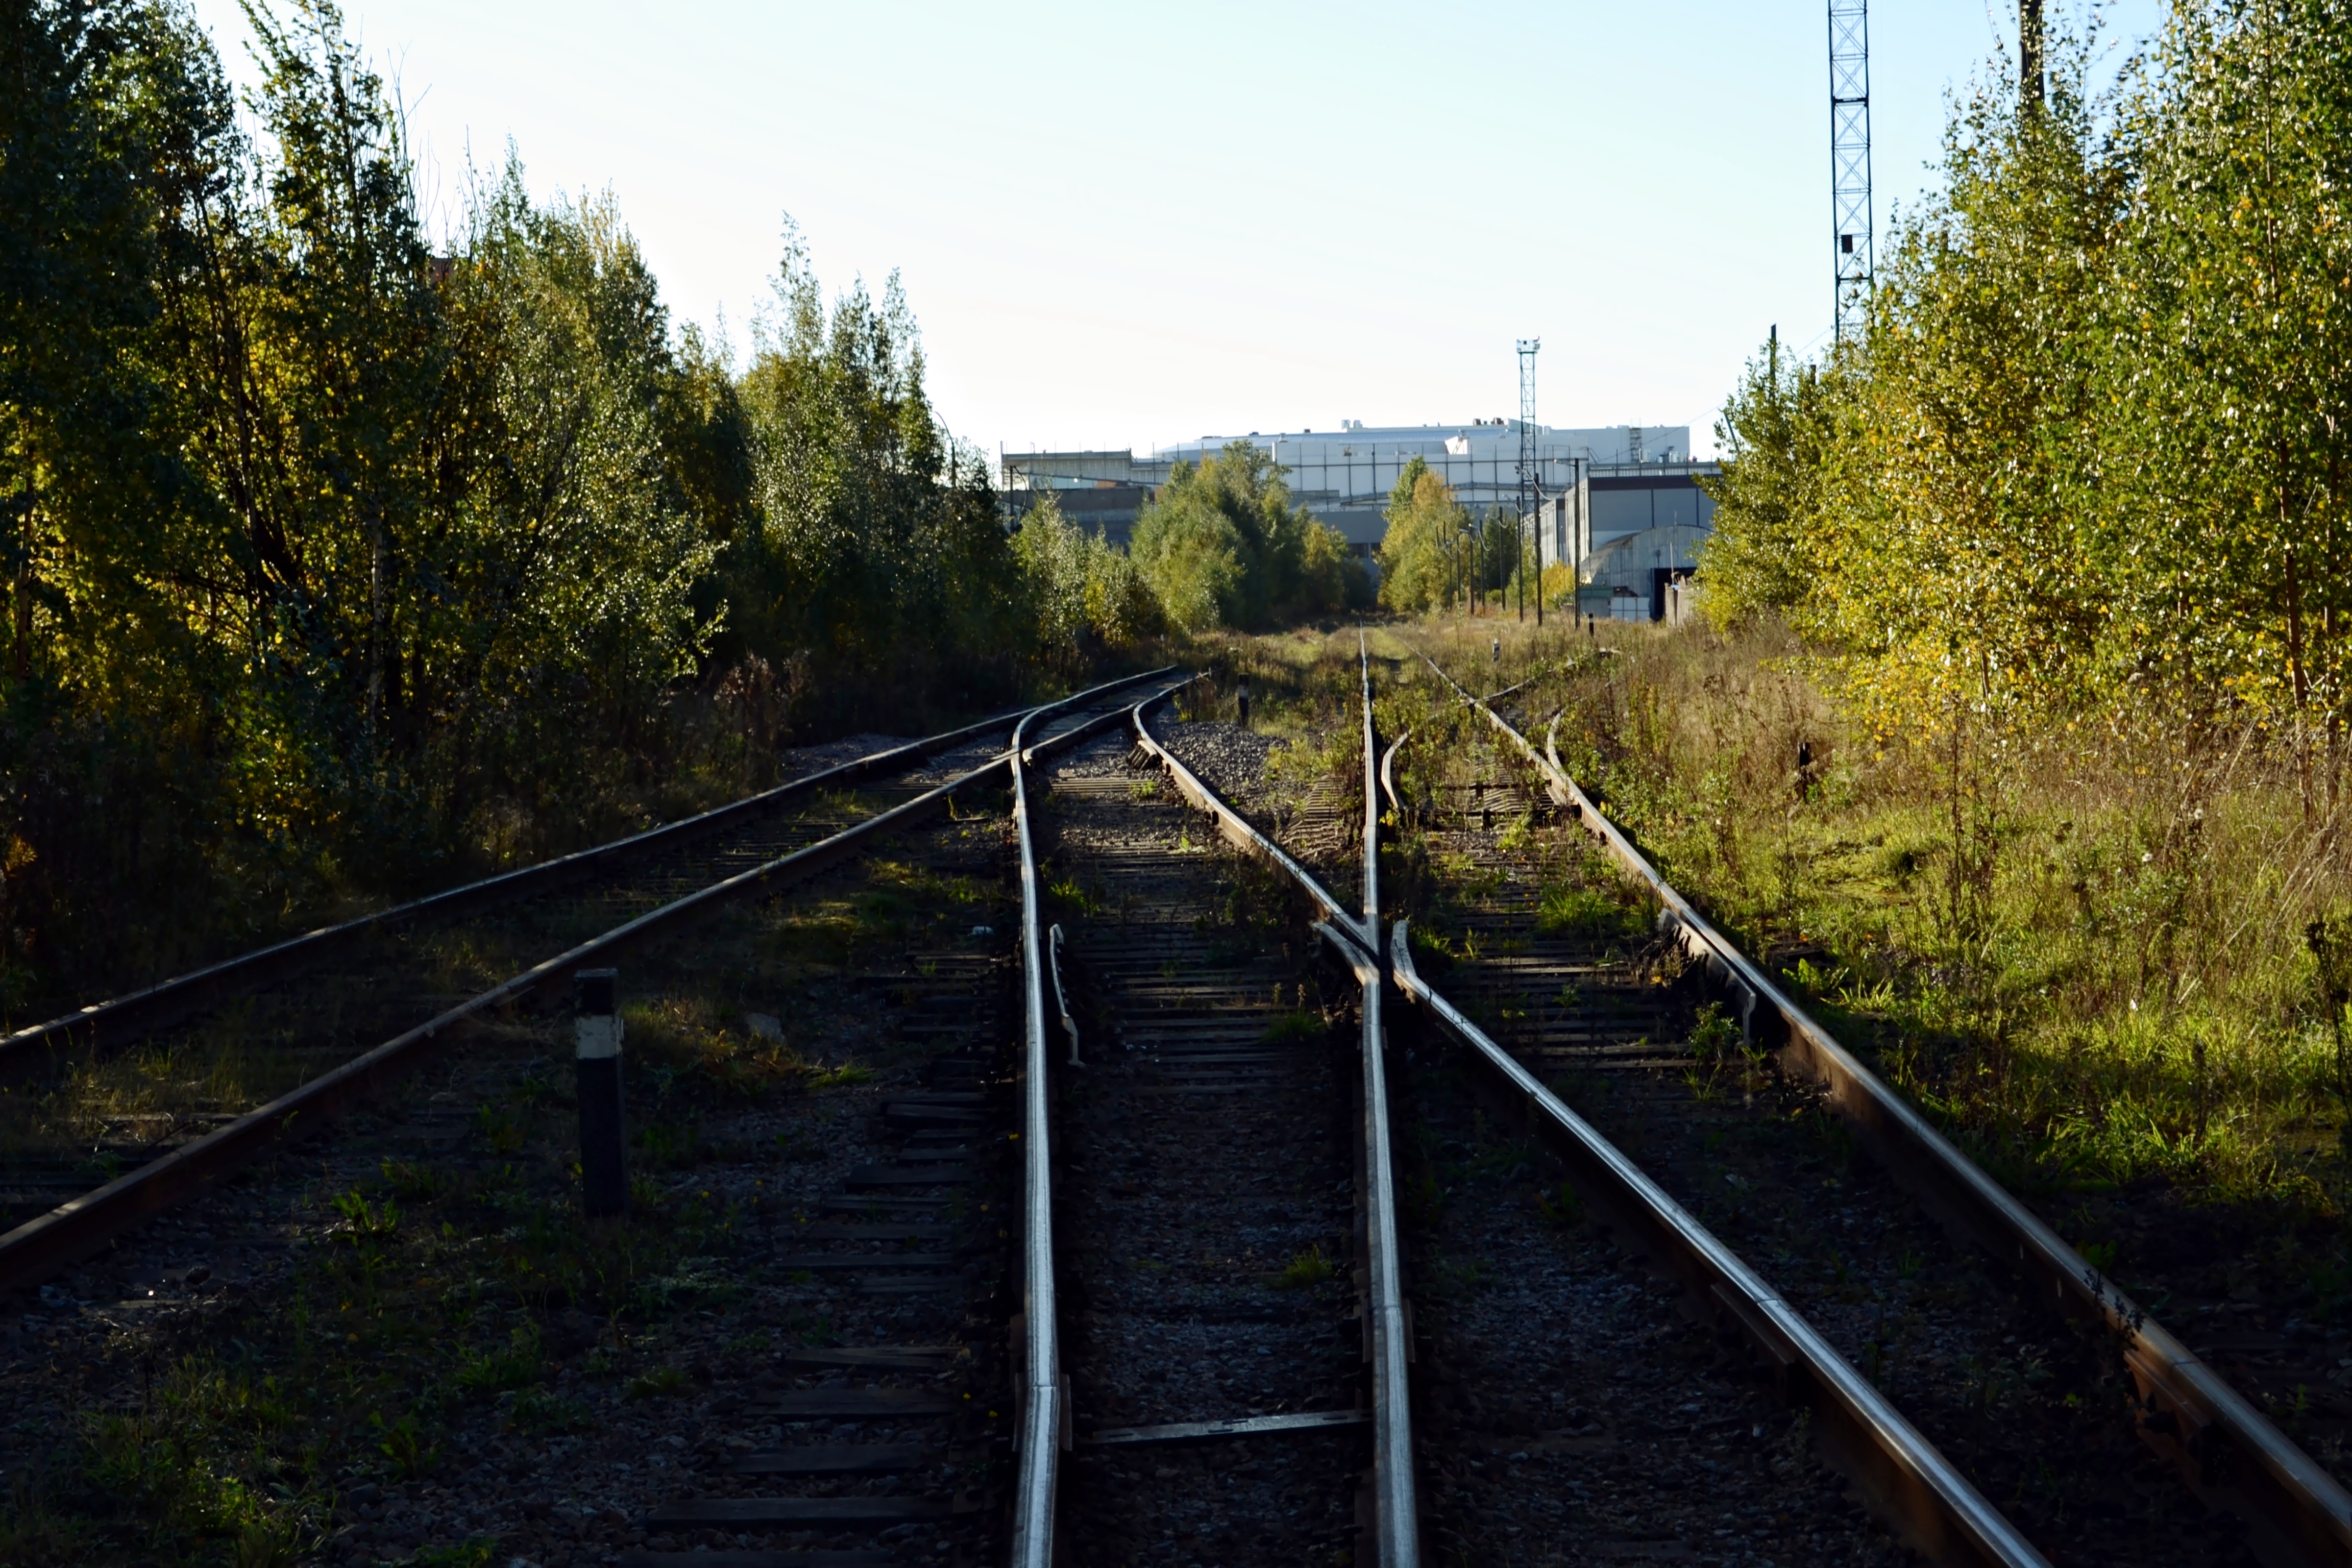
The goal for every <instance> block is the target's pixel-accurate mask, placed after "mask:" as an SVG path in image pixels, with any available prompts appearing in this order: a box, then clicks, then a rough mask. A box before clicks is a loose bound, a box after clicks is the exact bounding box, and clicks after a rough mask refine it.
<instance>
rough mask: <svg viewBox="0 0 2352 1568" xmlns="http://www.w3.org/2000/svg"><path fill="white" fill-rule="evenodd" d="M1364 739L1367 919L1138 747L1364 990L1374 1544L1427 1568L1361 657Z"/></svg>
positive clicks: (1390, 1557) (1405, 1563) (1144, 733)
mask: <svg viewBox="0 0 2352 1568" xmlns="http://www.w3.org/2000/svg"><path fill="white" fill-rule="evenodd" d="M1359 653H1360V658H1361V661H1362V686H1361V689H1362V700H1363V721H1362V722H1363V736H1364V763H1363V768H1364V781H1363V782H1364V830H1363V831H1364V837H1363V848H1364V886H1363V900H1364V910H1363V915H1362V916H1361V917H1358V916H1356V915H1353V914H1350V913H1349V911H1348V910H1347V908H1346V906H1344V905H1343V904H1341V903H1340V901H1339V899H1338V898H1336V897H1335V896H1334V895H1333V894H1332V893H1331V892H1330V890H1329V889H1327V888H1325V887H1324V886H1323V884H1322V883H1321V882H1320V881H1318V879H1316V878H1315V876H1314V874H1313V873H1311V872H1310V871H1308V870H1307V868H1305V867H1304V866H1301V865H1300V864H1299V863H1298V862H1297V860H1295V859H1293V858H1291V857H1290V856H1289V855H1288V854H1286V853H1285V852H1284V850H1283V849H1282V848H1281V847H1279V846H1277V845H1276V843H1275V842H1274V841H1273V840H1272V839H1270V838H1268V837H1266V836H1265V834H1263V833H1261V832H1259V831H1258V829H1257V828H1256V827H1255V826H1253V825H1252V824H1251V823H1250V822H1249V820H1248V819H1247V818H1245V817H1244V816H1242V815H1241V814H1240V813H1239V812H1237V811H1235V810H1234V808H1233V807H1232V806H1230V805H1227V804H1226V803H1225V802H1224V801H1223V799H1221V798H1220V797H1219V796H1218V795H1217V794H1216V792H1215V791H1213V790H1212V789H1210V788H1209V786H1208V785H1206V784H1203V783H1202V782H1201V780H1200V778H1199V777H1198V776H1197V775H1196V774H1194V773H1193V772H1192V769H1190V768H1188V767H1186V766H1185V765H1184V764H1183V763H1181V762H1179V761H1178V760H1177V759H1176V757H1175V755H1174V754H1173V753H1172V752H1170V751H1169V750H1168V749H1167V748H1166V747H1164V746H1162V745H1161V744H1160V742H1159V740H1158V739H1157V738H1156V737H1154V736H1153V735H1152V733H1151V731H1150V726H1149V725H1148V724H1147V723H1146V722H1145V707H1146V706H1148V705H1139V706H1138V707H1137V708H1136V709H1135V710H1134V718H1135V739H1136V744H1137V745H1138V746H1139V747H1140V748H1142V750H1143V751H1144V752H1146V754H1148V755H1150V757H1152V758H1153V759H1154V760H1156V761H1157V762H1158V763H1160V766H1161V767H1163V768H1165V769H1166V770H1167V771H1168V774H1169V776H1170V777H1171V779H1173V780H1174V781H1175V784H1176V788H1177V791H1178V793H1179V794H1181V795H1183V796H1184V798H1185V800H1186V801H1188V802H1189V803H1191V805H1192V806H1193V807H1194V808H1195V809H1197V810H1199V811H1202V812H1205V813H1206V814H1208V815H1209V816H1212V817H1213V818H1214V819H1215V820H1216V824H1217V830H1218V832H1219V834H1220V835H1221V836H1223V837H1224V838H1225V839H1226V841H1227V842H1229V843H1231V844H1233V845H1234V847H1237V848H1239V849H1241V850H1242V851H1243V852H1244V853H1245V854H1250V855H1255V856H1256V857H1258V858H1261V859H1263V860H1265V861H1266V862H1268V863H1269V864H1271V865H1273V866H1274V867H1275V868H1277V869H1279V870H1281V871H1282V872H1284V873H1285V874H1286V875H1287V876H1288V877H1289V878H1290V879H1292V880H1293V881H1294V882H1296V883H1297V885H1298V887H1299V888H1300V889H1301V890H1302V891H1304V892H1305V893H1306V894H1307V897H1308V898H1309V899H1310V900H1313V901H1314V902H1315V904H1316V906H1317V908H1318V909H1319V910H1321V911H1322V916H1323V918H1322V919H1321V920H1319V921H1317V922H1316V928H1315V929H1316V930H1317V931H1319V932H1321V933H1322V935H1323V937H1324V939H1325V940H1326V941H1327V942H1330V943H1331V945H1332V946H1333V948H1334V949H1335V950H1337V951H1338V952H1339V955H1340V957H1341V958H1342V959H1344V960H1345V961H1346V962H1347V963H1348V965H1349V968H1351V969H1352V970H1353V971H1354V972H1355V974H1356V978H1357V981H1358V983H1359V984H1360V985H1361V986H1362V987H1363V1006H1362V1015H1363V1044H1362V1058H1363V1061H1362V1065H1363V1072H1364V1085H1363V1100H1364V1103H1363V1120H1362V1122H1361V1127H1362V1132H1363V1137H1364V1170H1365V1188H1366V1191H1365V1205H1366V1211H1367V1212H1366V1224H1365V1231H1366V1237H1367V1250H1368V1252H1369V1257H1368V1258H1366V1260H1365V1261H1366V1265H1367V1268H1366V1272H1367V1274H1368V1276H1369V1282H1368V1291H1367V1298H1366V1300H1365V1303H1364V1310H1365V1318H1366V1329H1367V1333H1368V1336H1369V1338H1370V1353H1371V1363H1372V1423H1373V1425H1372V1433H1373V1436H1372V1506H1373V1515H1374V1521H1373V1525H1374V1537H1375V1541H1376V1543H1377V1547H1378V1556H1377V1559H1376V1561H1377V1562H1378V1563H1379V1564H1380V1568H1415V1565H1417V1564H1418V1563H1420V1561H1421V1555H1420V1553H1421V1545H1420V1520H1419V1510H1418V1504H1417V1500H1416V1496H1415V1492H1414V1483H1413V1461H1412V1400H1411V1392H1410V1389H1409V1387H1408V1382H1407V1374H1406V1371H1405V1367H1406V1363H1407V1361H1408V1359H1409V1356H1410V1340H1409V1336H1408V1334H1407V1332H1406V1329H1405V1321H1404V1300H1403V1289H1402V1270H1401V1269H1400V1268H1399V1260H1400V1258H1401V1254H1400V1252H1399V1249H1398V1245H1397V1226H1396V1205H1395V1180H1394V1175H1393V1165H1392V1161H1391V1153H1390V1143H1389V1125H1388V1089H1387V1079H1386V1064H1385V1061H1384V1059H1383V1058H1384V1054H1385V1051H1384V1047H1385V1042H1386V1038H1387V1034H1386V1030H1385V1029H1384V1027H1383V1026H1382V1023H1381V987H1382V984H1383V979H1382V974H1381V956H1380V955H1381V944H1380V940H1379V923H1378V922H1379V920H1380V796H1379V794H1378V752H1377V750H1376V749H1375V746H1374V735H1373V725H1372V709H1371V666H1370V655H1369V653H1368V652H1365V651H1364V650H1363V649H1362V648H1361V647H1359Z"/></svg>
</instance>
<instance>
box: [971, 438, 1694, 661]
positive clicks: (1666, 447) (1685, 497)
mask: <svg viewBox="0 0 2352 1568" xmlns="http://www.w3.org/2000/svg"><path fill="white" fill-rule="evenodd" d="M1234 440H1246V441H1249V442H1251V443H1252V444H1253V445H1255V446H1256V447H1259V448H1261V449H1262V450H1264V451H1266V452H1268V453H1269V454H1271V455H1272V457H1273V458H1274V460H1275V461H1276V463H1278V464H1280V465H1281V466H1282V467H1283V468H1286V469H1287V470H1288V472H1287V474H1286V480H1287V482H1288V484H1289V486H1290V493H1291V498H1292V500H1294V501H1296V502H1297V503H1299V504H1302V505H1304V506H1305V507H1306V508H1307V510H1309V511H1311V512H1313V513H1314V514H1315V516H1316V517H1318V518H1319V519H1321V520H1322V521H1325V522H1327V523H1329V524H1330V525H1331V526H1332V527H1334V528H1337V529H1338V530H1339V531H1340V532H1341V533H1342V534H1344V535H1346V536H1347V538H1348V541H1349V543H1351V544H1353V545H1354V546H1355V547H1356V549H1357V551H1358V552H1360V553H1362V554H1366V555H1369V554H1370V552H1371V551H1372V550H1373V549H1374V548H1375V547H1376V546H1378V545H1379V543H1380V542H1381V534H1382V533H1383V532H1384V531H1386V529H1387V522H1386V520H1385V519H1384V518H1383V517H1382V516H1381V509H1382V508H1383V507H1384V506H1386V505H1387V504H1388V499H1389V491H1390V490H1391V489H1392V488H1393V487H1394V486H1395V484H1396V481H1397V476H1398V474H1400V473H1401V472H1402V470H1403V468H1404V467H1405V465H1406V464H1408V463H1410V462H1411V461H1412V459H1413V458H1421V459H1422V460H1423V462H1425V463H1426V464H1428V465H1429V468H1430V469H1431V470H1432V471H1433V472H1434V473H1435V474H1436V475H1437V476H1438V477H1439V478H1440V479H1444V481H1445V482H1446V483H1447V484H1449V485H1451V486H1452V487H1453V489H1454V495H1455V496H1456V498H1457V499H1459V500H1461V502H1462V504H1463V505H1464V506H1465V507H1467V508H1469V509H1470V510H1471V511H1472V512H1473V513H1474V514H1475V515H1484V514H1485V513H1486V511H1487V510H1488V509H1489V508H1492V507H1502V508H1504V509H1506V510H1510V511H1518V510H1521V509H1520V488H1519V476H1518V463H1519V426H1518V423H1517V421H1516V420H1499V419H1498V420H1493V421H1481V420H1473V421H1471V422H1470V423H1469V424H1467V425H1412V426H1366V425H1364V424H1362V423H1361V422H1360V421H1356V420H1344V421H1342V422H1341V426H1340V428H1339V429H1337V430H1297V431H1282V430H1276V431H1257V430H1252V431H1248V432H1245V433H1242V434H1239V435H1235V436H1204V437H1201V438H1200V439H1198V440H1195V441H1181V442H1178V443H1176V444H1174V445H1172V446H1168V447H1156V448H1154V449H1153V451H1152V452H1151V453H1150V456H1149V457H1145V456H1141V455H1139V454H1137V453H1134V452H1125V451H1107V452H1074V451H1063V452H1026V453H1018V452H1007V453H1004V454H1003V458H1002V462H1003V475H1002V483H1003V489H1004V491H1005V496H1006V500H1008V502H1009V503H1010V504H1011V507H1012V509H1013V511H1014V513H1015V514H1016V515H1017V514H1018V513H1019V512H1022V511H1025V510H1027V509H1028V507H1029V506H1030V505H1032V504H1034V500H1033V499H1032V497H1033V496H1034V492H1036V491H1040V490H1047V489H1050V490H1052V491H1054V492H1055V500H1056V502H1057V503H1058V504H1059V506H1060V507H1061V510H1062V512H1063V515H1064V516H1066V517H1068V518H1069V519H1070V520H1071V521H1075V522H1078V523H1080V524H1082V525H1084V526H1087V527H1089V528H1098V529H1100V530H1101V531H1104V532H1105V533H1106V534H1107V535H1108V537H1109V538H1110V539H1111V540H1112V541H1114V542H1124V541H1125V539H1126V538H1127V535H1128V532H1129V529H1130V528H1132V527H1133V525H1134V522H1135V519H1136V516H1137V514H1138V513H1139V511H1140V510H1141V508H1142V506H1143V503H1144V501H1145V500H1146V499H1147V498H1148V497H1149V496H1150V494H1151V493H1152V492H1153V491H1154V490H1156V489H1158V488H1159V487H1160V485H1161V484H1163V483H1165V482H1166V481H1167V479H1168V475H1169V471H1170V469H1171V468H1172V467H1173V466H1174V465H1175V464H1176V463H1178V462H1192V463H1197V462H1199V461H1201V459H1202V458H1203V457H1214V456H1216V454H1217V453H1218V452H1219V451H1221V450H1223V447H1225V445H1226V444H1227V443H1228V442H1230V441H1234ZM1535 460H1536V469H1537V474H1538V484H1539V488H1540V497H1541V500H1540V503H1539V505H1538V510H1537V512H1536V517H1535V520H1534V521H1536V523H1537V527H1538V532H1539V533H1540V535H1541V537H1542V543H1543V555H1544V561H1545V563H1546V564H1547V565H1549V564H1550V563H1554V562H1558V561H1568V562H1571V563H1575V565H1576V566H1577V576H1578V580H1579V583H1580V588H1579V595H1578V596H1579V601H1580V607H1582V608H1583V609H1585V610H1586V612H1587V613H1588V614H1598V615H1604V616H1606V615H1614V616H1618V617H1620V618H1622V619H1636V618H1640V619H1652V618H1656V617H1658V616H1663V615H1664V610H1665V605H1666V598H1667V595H1666V585H1667V584H1669V583H1671V582H1674V581H1675V580H1677V579H1678V578H1680V577H1683V576H1687V575H1688V574H1689V572H1690V569H1691V567H1692V566H1693V565H1694V564H1695V563H1696V553H1697V550H1698V547H1699V545H1700V544H1701V543H1703V542H1704V541H1705V540H1706V536H1707V534H1708V532H1709V531H1711V527H1712V523H1713V520H1714V511H1715V502H1714V500H1712V499H1711V498H1709V497H1708V496H1707V495H1706V493H1705V492H1704V491H1702V490H1700V489H1699V488H1698V481H1699V479H1702V478H1704V477H1706V476H1708V475H1711V474H1713V473H1715V472H1717V468H1716V466H1715V465H1714V464H1712V463H1701V462H1694V461H1692V459H1691V457H1690V426H1687V425H1675V426H1640V425H1612V426H1601V427H1600V428H1596V429H1564V428H1555V427H1552V426H1538V427H1537V429H1536V439H1535Z"/></svg>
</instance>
